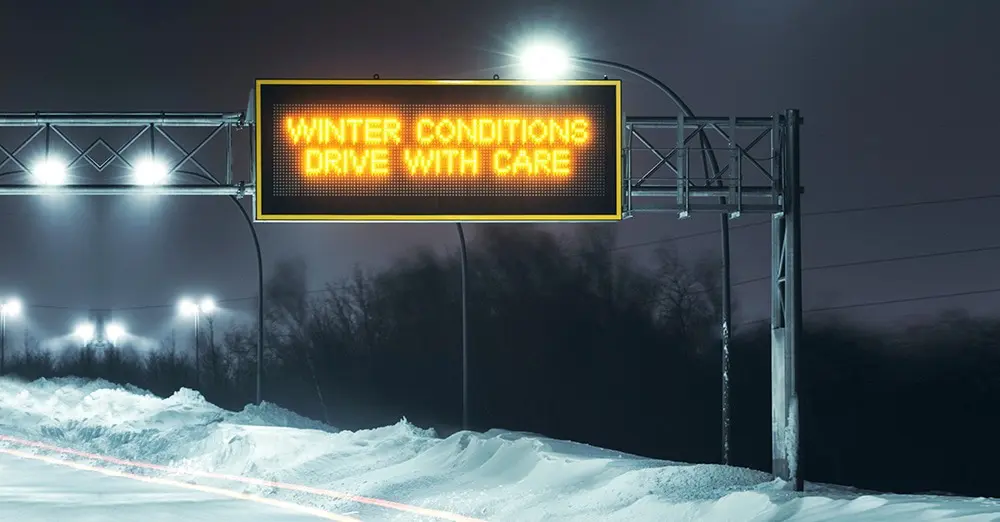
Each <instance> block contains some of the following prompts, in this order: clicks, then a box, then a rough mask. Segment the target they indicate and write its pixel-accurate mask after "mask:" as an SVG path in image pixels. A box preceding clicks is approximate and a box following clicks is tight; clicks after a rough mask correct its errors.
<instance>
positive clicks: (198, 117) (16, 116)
mask: <svg viewBox="0 0 1000 522" xmlns="http://www.w3.org/2000/svg"><path fill="white" fill-rule="evenodd" d="M801 123H802V120H801V117H800V116H799V112H798V111H797V110H794V109H792V110H788V111H786V112H785V113H784V114H781V115H775V116H770V117H749V118H741V117H723V118H715V117H709V118H691V117H688V118H685V117H684V116H678V117H630V118H626V119H625V132H624V136H623V138H624V139H623V150H622V161H623V162H624V164H623V170H624V172H625V176H624V180H623V187H622V189H623V191H624V195H625V197H624V201H623V206H624V208H623V211H624V215H625V216H626V217H631V216H632V215H634V214H635V213H637V212H677V213H678V215H679V216H680V217H682V218H683V217H688V216H689V215H690V214H691V213H693V212H711V213H717V214H718V213H721V214H724V215H727V216H729V217H731V218H736V217H739V216H740V215H741V214H742V213H744V212H746V213H767V214H771V215H772V240H771V241H772V249H771V252H772V256H771V258H772V267H771V274H772V283H771V301H772V306H771V391H772V404H771V419H772V423H771V430H772V431H771V441H772V444H771V458H772V472H773V473H774V474H775V475H776V476H778V477H779V478H782V479H784V480H787V481H789V482H791V483H792V484H794V487H795V488H796V489H797V490H801V489H802V475H801V472H800V469H799V421H798V392H797V383H796V375H797V363H796V354H797V352H798V349H799V346H800V343H801V338H802V287H801V265H802V263H801V249H800V244H801V230H800V222H801V211H800V206H799V200H800V195H801V185H800V180H799V126H800V125H801ZM251 124H252V122H248V121H247V118H246V115H245V113H216V114H211V113H172V114H171V113H119V114H115V113H0V130H2V129H3V128H9V127H22V128H32V129H34V130H33V132H32V133H31V134H30V135H29V136H28V137H27V138H24V139H23V140H22V141H21V142H20V144H18V145H17V146H15V147H7V146H5V145H3V143H2V141H3V136H0V179H2V178H4V177H6V176H14V175H17V174H30V172H31V169H30V167H31V165H28V164H25V163H24V162H23V161H22V160H21V158H20V157H19V154H21V153H22V152H23V151H25V150H26V149H29V147H30V146H32V145H35V144H36V140H37V139H38V138H39V137H41V138H42V139H44V147H45V151H48V149H49V147H50V145H51V140H52V138H53V137H55V138H56V139H57V140H58V141H59V143H62V144H64V145H65V146H68V147H69V148H70V150H72V151H73V156H72V157H71V159H70V161H69V165H68V167H70V168H72V167H74V166H76V165H77V164H80V163H81V162H83V163H85V165H82V166H89V167H90V168H91V169H92V170H94V171H97V172H104V171H105V170H107V169H109V168H111V167H113V166H115V167H120V168H124V169H131V168H132V164H131V162H129V161H128V159H127V158H126V156H127V154H126V153H127V151H128V150H129V149H131V148H137V147H140V145H136V144H137V143H138V142H139V141H140V140H142V139H143V138H145V139H148V147H149V149H148V150H149V153H150V154H155V151H156V146H157V142H158V141H160V142H166V144H167V145H168V148H170V149H171V150H172V152H173V153H175V154H180V155H181V158H180V159H179V160H176V161H175V162H174V163H173V165H172V166H170V167H169V172H171V173H180V174H184V175H188V176H191V177H193V178H197V179H198V180H199V181H201V182H202V183H199V184H170V185H161V186H145V185H136V184H124V185H122V184H68V185H59V186H46V185H36V184H31V183H17V184H0V196H4V195H45V194H77V195H120V194H162V195H189V196H227V197H229V198H231V199H232V200H233V202H234V203H236V205H237V206H238V207H239V209H240V211H241V213H242V215H243V217H244V219H245V220H246V222H247V224H248V226H249V229H250V232H251V234H252V236H253V240H254V246H255V247H256V254H257V275H258V296H259V297H258V300H257V306H258V310H257V311H258V318H257V321H258V322H257V334H258V338H257V376H256V377H257V382H256V398H257V402H258V403H259V402H260V400H261V380H262V377H261V376H262V372H263V353H262V352H263V345H264V341H263V336H264V334H263V325H264V317H263V310H264V308H263V307H264V305H263V297H264V279H263V261H262V256H261V249H260V242H259V240H258V237H257V233H256V230H255V228H254V222H253V219H252V218H251V217H250V215H249V213H248V212H247V210H246V209H245V208H244V207H243V205H242V204H241V203H240V201H239V200H240V199H241V198H243V197H244V196H247V195H250V196H252V195H253V189H254V187H253V184H252V181H250V180H248V181H236V180H234V179H233V168H232V165H233V161H232V153H233V149H232V143H233V141H232V140H233V131H234V130H240V129H243V128H245V127H247V126H248V125H251ZM70 127H98V128H102V129H112V128H133V129H135V131H134V134H133V135H132V137H131V138H130V139H129V140H127V141H126V142H125V143H124V144H123V145H121V146H120V147H114V146H112V145H111V144H110V143H109V141H108V140H107V139H105V138H103V137H99V138H97V139H95V140H93V141H92V142H91V143H90V144H89V145H87V146H85V147H81V146H79V145H78V144H77V143H76V142H74V141H73V140H72V139H71V138H70V137H69V136H68V135H67V134H66V133H65V132H64V129H66V128H70ZM168 127H170V128H188V129H192V128H201V129H202V130H204V129H205V128H209V129H211V130H210V133H209V134H208V136H207V137H205V138H204V139H203V140H202V141H201V142H200V143H199V144H198V145H197V146H195V147H194V148H192V149H190V150H188V149H186V148H185V147H184V146H182V145H181V144H180V142H178V141H177V140H175V139H174V138H173V137H171V135H170V134H169V133H168V132H167V131H166V128H168ZM223 131H224V132H223ZM247 134H248V138H249V140H250V141H251V147H250V148H251V150H252V149H253V144H252V139H253V136H252V135H253V133H252V132H250V133H247ZM219 135H224V136H225V140H226V149H225V151H226V152H225V154H226V163H225V164H226V169H225V173H224V176H223V177H221V178H220V177H219V176H216V175H214V174H213V173H212V172H211V171H210V169H208V168H206V167H205V166H204V165H203V164H202V163H201V162H199V161H198V160H197V158H196V157H195V156H196V154H198V153H199V152H200V151H201V150H202V149H203V148H204V146H205V145H206V144H207V143H208V142H209V141H212V140H213V139H218V138H217V136H219ZM706 135H711V136H712V138H714V139H705V138H702V137H703V136H706ZM695 136H699V137H700V139H699V140H698V142H697V144H698V146H692V144H691V143H692V140H693V139H694V137H695ZM157 137H159V138H160V139H159V140H157ZM668 139H669V143H670V145H669V146H667V147H656V146H654V145H653V143H654V142H663V140H668ZM720 140H721V141H722V142H724V143H725V145H723V146H718V147H716V146H713V145H712V143H713V141H714V142H716V143H718V142H719V141H720ZM101 149H104V150H105V151H106V152H107V153H110V157H108V158H107V159H105V160H103V161H98V160H96V159H95V158H93V157H92V155H91V154H92V153H94V152H95V151H97V150H101ZM761 149H765V152H764V153H763V154H764V155H763V156H757V155H755V153H754V151H759V150H761ZM34 152H36V153H37V152H38V151H34ZM699 155H701V156H702V158H703V160H704V161H702V162H698V161H694V162H692V158H696V157H697V156H699ZM720 155H721V156H722V158H723V159H724V161H722V162H717V160H716V158H718V157H719V156H720ZM708 156H712V159H713V161H709V160H708ZM699 163H700V165H701V168H700V169H699ZM8 164H13V166H14V167H15V168H14V169H13V170H9V171H4V170H3V169H4V168H5V167H7V165H8ZM251 165H252V161H251ZM710 165H711V166H710ZM188 166H189V167H190V168H192V169H193V170H184V168H185V167H188ZM253 168H254V167H253V166H252V167H251V170H252V169H253ZM463 239H464V238H463ZM728 330H729V328H728V325H723V336H728V333H729V332H728ZM724 371H725V370H724ZM724 378H727V376H725V375H724ZM463 386H464V385H463ZM466 415H467V413H465V412H464V415H463V417H465V416H466Z"/></svg>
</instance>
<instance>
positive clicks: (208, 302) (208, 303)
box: [198, 297, 215, 314]
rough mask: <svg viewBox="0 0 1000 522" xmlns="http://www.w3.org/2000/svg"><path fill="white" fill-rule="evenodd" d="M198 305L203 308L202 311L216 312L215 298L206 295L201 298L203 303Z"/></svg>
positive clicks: (206, 312) (204, 312)
mask: <svg viewBox="0 0 1000 522" xmlns="http://www.w3.org/2000/svg"><path fill="white" fill-rule="evenodd" d="M198 307H199V309H200V310H201V313H203V314H211V313H212V312H215V300H214V299H212V298H211V297H206V298H204V299H202V300H201V304H200V305H198Z"/></svg>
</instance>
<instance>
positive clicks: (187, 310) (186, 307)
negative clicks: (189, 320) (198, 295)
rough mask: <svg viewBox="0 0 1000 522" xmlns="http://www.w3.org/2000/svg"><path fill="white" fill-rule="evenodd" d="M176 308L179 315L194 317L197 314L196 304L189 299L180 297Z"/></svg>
mask: <svg viewBox="0 0 1000 522" xmlns="http://www.w3.org/2000/svg"><path fill="white" fill-rule="evenodd" d="M177 310H178V311H179V312H180V313H181V315H183V316H185V317H194V316H196V315H198V311H199V308H198V304H197V303H195V302H194V301H192V300H190V299H181V301H180V303H178V304H177Z"/></svg>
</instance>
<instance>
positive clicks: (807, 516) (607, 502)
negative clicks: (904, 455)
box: [0, 379, 1000, 522]
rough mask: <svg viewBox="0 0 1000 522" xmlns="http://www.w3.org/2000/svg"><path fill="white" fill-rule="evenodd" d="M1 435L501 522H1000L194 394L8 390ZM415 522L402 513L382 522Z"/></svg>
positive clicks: (322, 502) (80, 385) (250, 488)
mask: <svg viewBox="0 0 1000 522" xmlns="http://www.w3.org/2000/svg"><path fill="white" fill-rule="evenodd" d="M0 434H2V435H8V436H13V437H19V438H24V439H30V440H37V441H42V442H47V443H50V444H53V445H58V446H62V447H68V448H73V449H77V450H80V451H86V452H92V453H99V454H103V455H108V456H113V457H117V458H121V459H128V460H136V461H142V462H148V463H153V464H158V465H163V466H170V467H174V468H179V469H182V470H195V471H205V472H213V473H225V474H233V475H240V476H244V477H252V478H257V479H262V480H267V481H277V482H285V483H293V484H301V485H307V486H314V487H322V488H328V489H332V490H337V491H342V492H348V493H350V494H353V495H360V496H365V497H373V498H380V499H386V500H391V501H395V502H402V503H406V504H410V505H415V506H422V507H426V508H432V509H436V510H443V511H449V512H454V513H458V514H462V515H466V516H469V517H475V518H478V519H484V520H490V521H517V522H531V521H543V520H544V521H570V520H572V521H577V520H579V521H597V520H601V521H666V520H677V521H685V520H699V521H700V520H707V521H712V520H720V521H721V520H726V521H735V520H746V521H751V520H753V521H763V520H794V521H818V520H838V519H843V520H852V521H869V520H870V521H881V522H891V521H895V520H906V521H907V522H910V521H912V520H956V519H961V520H966V521H987V520H998V521H1000V502H997V501H995V500H990V499H964V498H958V497H932V496H906V495H859V494H858V493H857V492H852V491H850V490H847V489H846V488H833V487H827V486H819V485H810V486H809V487H808V488H807V489H808V491H807V493H806V494H805V495H803V494H796V493H794V492H791V491H789V490H788V489H787V488H786V487H785V485H784V484H783V483H781V482H780V481H776V480H772V478H771V477H770V476H769V475H767V474H765V473H761V472H757V471H752V470H747V469H740V468H732V467H725V466H718V465H688V464H679V463H672V462H665V461H659V460H653V459H646V458H640V457H635V456H631V455H626V454H621V453H618V452H614V451H609V450H604V449H599V448H594V447H591V446H586V445H583V444H576V443H572V442H565V441H557V440H552V439H547V438H543V437H538V436H531V435H525V434H516V433H513V432H507V431H500V430H493V431H489V432H486V433H472V432H459V433H456V434H454V435H452V436H450V437H447V438H443V439H442V438H439V437H437V436H436V434H435V433H434V432H433V431H432V430H424V429H420V428H418V427H416V426H413V425H412V424H410V423H408V422H406V420H405V419H404V420H401V421H400V422H398V423H397V424H395V425H392V426H386V427H382V428H377V429H371V430H360V431H342V430H337V429H336V428H333V427H331V426H326V425H324V424H321V423H318V422H315V421H312V420H309V419H305V418H303V417H300V416H298V415H295V414H294V413H291V412H289V411H287V410H284V409H282V408H279V407H276V406H274V405H271V404H263V405H261V406H248V407H247V408H245V409H244V410H242V411H240V412H231V411H225V410H222V409H220V408H218V407H216V406H213V405H212V404H209V403H207V402H206V401H205V400H204V399H203V398H202V397H201V395H200V394H198V393H197V392H194V391H191V390H187V389H183V390H180V391H178V392H177V393H175V394H174V395H173V396H171V397H169V398H166V399H163V398H159V397H156V396H154V395H152V394H151V393H149V392H146V391H144V390H139V389H135V388H130V387H121V386H117V385H113V384H110V383H107V382H103V381H83V380H76V379H57V380H45V379H42V380H38V381H35V382H31V383H22V382H16V381H10V380H0ZM197 481H199V482H205V483H207V482H210V481H211V479H205V478H199V479H197ZM226 487H229V488H235V489H240V490H242V491H246V492H252V493H256V494H266V495H268V496H272V497H275V498H280V499H282V500H289V501H293V502H297V503H300V504H308V505H312V506H317V507H323V508H327V509H339V510H349V509H351V504H352V501H351V500H350V499H338V498H329V497H322V496H317V495H312V494H308V493H303V492H301V491H289V490H282V489H275V488H267V487H265V486H261V485H246V484H240V483H235V484H234V483H232V482H230V483H227V484H226ZM416 519H419V517H415V516H414V515H412V514H409V513H395V512H387V513H386V516H385V518H384V520H416ZM431 519H432V518H428V520H431Z"/></svg>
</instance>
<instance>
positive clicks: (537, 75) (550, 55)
mask: <svg viewBox="0 0 1000 522" xmlns="http://www.w3.org/2000/svg"><path fill="white" fill-rule="evenodd" d="M517 58H518V62H519V63H518V65H519V66H520V69H521V74H523V75H524V77H525V78H527V79H529V80H555V79H559V78H563V77H565V76H566V73H567V72H568V71H569V70H570V68H571V65H572V63H571V62H572V59H571V58H570V56H569V53H567V52H566V50H565V49H563V47H562V46H560V45H557V44H555V43H551V42H536V43H533V44H530V45H527V46H525V47H524V50H522V51H521V53H519V54H518V57H517Z"/></svg>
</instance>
